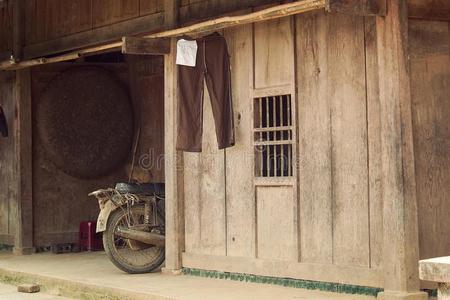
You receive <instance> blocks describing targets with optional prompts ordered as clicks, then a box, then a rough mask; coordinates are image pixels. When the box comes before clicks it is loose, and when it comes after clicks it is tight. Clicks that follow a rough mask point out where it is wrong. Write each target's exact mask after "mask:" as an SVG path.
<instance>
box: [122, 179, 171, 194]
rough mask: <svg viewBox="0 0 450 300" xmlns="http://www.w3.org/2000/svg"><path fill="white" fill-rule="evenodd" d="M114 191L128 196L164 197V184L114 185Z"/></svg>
mask: <svg viewBox="0 0 450 300" xmlns="http://www.w3.org/2000/svg"><path fill="white" fill-rule="evenodd" d="M116 190H117V191H119V192H120V193H129V194H146V195H148V194H156V195H158V196H161V197H164V194H165V186H164V183H124V182H119V183H117V184H116Z"/></svg>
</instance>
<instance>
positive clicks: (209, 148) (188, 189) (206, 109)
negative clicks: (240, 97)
mask: <svg viewBox="0 0 450 300" xmlns="http://www.w3.org/2000/svg"><path fill="white" fill-rule="evenodd" d="M184 172H185V173H184V178H185V182H184V189H185V207H186V208H185V212H186V214H185V219H186V251H191V252H193V253H201V254H210V255H226V220H225V214H226V210H225V207H226V206H225V205H226V203H225V152H224V150H218V145H217V138H216V132H215V127H214V119H213V115H212V108H211V100H210V98H209V93H208V90H207V88H206V86H205V95H204V101H203V141H202V152H201V153H184Z"/></svg>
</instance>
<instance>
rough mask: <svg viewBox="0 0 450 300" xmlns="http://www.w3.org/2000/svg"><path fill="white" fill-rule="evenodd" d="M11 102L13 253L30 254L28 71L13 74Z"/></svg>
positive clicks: (31, 250)
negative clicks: (14, 173) (13, 133)
mask: <svg viewBox="0 0 450 300" xmlns="http://www.w3.org/2000/svg"><path fill="white" fill-rule="evenodd" d="M14 101H15V104H16V111H17V131H16V168H17V184H18V189H17V191H18V192H17V199H16V200H17V202H16V204H17V208H16V212H17V214H16V216H15V221H16V228H15V239H14V253H15V254H18V255H23V254H31V253H33V252H34V248H33V191H32V186H33V185H32V180H33V178H32V177H33V176H32V175H33V173H32V165H33V154H32V117H31V115H32V112H31V110H32V108H31V75H30V69H23V70H18V71H16V83H15V86H14Z"/></svg>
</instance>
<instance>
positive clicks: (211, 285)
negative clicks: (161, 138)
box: [0, 252, 375, 300]
mask: <svg viewBox="0 0 450 300" xmlns="http://www.w3.org/2000/svg"><path fill="white" fill-rule="evenodd" d="M0 281H4V282H5V281H6V282H9V283H13V284H17V283H18V282H33V281H34V282H37V283H39V284H41V289H42V290H43V291H44V292H49V293H52V294H60V295H63V296H66V297H71V298H75V299H81V298H83V299H121V300H125V299H130V300H135V299H146V300H151V299H158V300H163V299H164V300H168V299H170V300H199V299H208V300H226V299H233V300H244V299H245V300H248V299H258V300H269V299H277V300H284V299H286V300H288V299H289V300H294V299H296V300H298V299H308V300H374V299H375V298H374V297H368V296H359V295H345V294H334V293H326V292H320V291H310V290H302V289H296V288H287V287H281V286H275V285H268V284H256V283H245V282H236V281H230V280H220V279H208V278H200V277H191V276H186V275H178V276H175V275H165V274H161V273H153V274H144V275H128V274H125V273H123V272H121V271H120V270H118V269H116V268H115V267H114V266H113V265H112V264H111V263H110V262H109V261H108V259H107V257H106V255H105V254H104V253H103V252H94V253H87V252H85V253H75V254H60V255H55V254H35V255H30V256H13V255H11V254H0ZM8 299H12V298H8ZM17 299H20V298H17ZM23 299H27V298H23Z"/></svg>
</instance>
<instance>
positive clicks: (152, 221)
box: [89, 183, 165, 274]
mask: <svg viewBox="0 0 450 300" xmlns="http://www.w3.org/2000/svg"><path fill="white" fill-rule="evenodd" d="M89 196H94V197H96V198H97V200H98V203H99V206H100V214H99V216H98V219H97V229H96V230H97V232H102V233H103V246H104V248H105V252H106V254H107V256H108V257H109V259H110V260H111V261H112V263H113V264H114V265H115V266H117V267H118V268H119V269H121V270H122V271H125V272H127V273H130V274H141V273H148V272H151V271H154V270H156V269H157V268H158V267H160V266H161V265H162V263H163V262H164V259H165V236H164V235H165V214H164V202H165V198H164V184H159V183H150V184H132V183H118V184H116V187H115V188H114V189H113V188H108V189H101V190H97V191H95V192H92V193H90V194H89Z"/></svg>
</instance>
